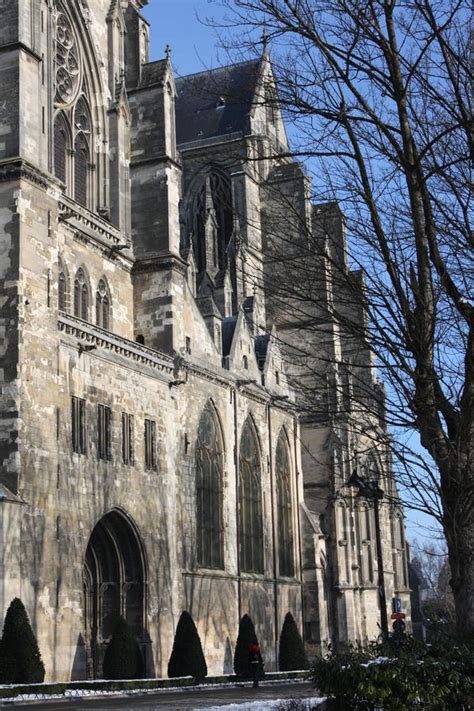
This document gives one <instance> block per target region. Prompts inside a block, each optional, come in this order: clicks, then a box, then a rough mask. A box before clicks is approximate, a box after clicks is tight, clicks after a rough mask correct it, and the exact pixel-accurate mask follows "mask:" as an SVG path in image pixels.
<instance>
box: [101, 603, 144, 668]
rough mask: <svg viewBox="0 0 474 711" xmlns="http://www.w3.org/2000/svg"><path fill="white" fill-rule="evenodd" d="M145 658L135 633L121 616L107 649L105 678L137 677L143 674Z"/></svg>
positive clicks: (104, 666)
mask: <svg viewBox="0 0 474 711" xmlns="http://www.w3.org/2000/svg"><path fill="white" fill-rule="evenodd" d="M142 668H143V660H142V655H141V653H140V648H139V646H138V643H137V640H136V639H135V635H134V634H133V632H132V630H131V629H130V627H129V625H128V624H127V623H126V622H125V620H124V619H123V618H122V617H119V618H118V620H117V622H116V624H115V628H114V631H113V634H112V637H111V639H110V642H109V644H108V645H107V649H106V650H105V655H104V663H103V671H104V678H105V679H136V678H138V677H139V676H142Z"/></svg>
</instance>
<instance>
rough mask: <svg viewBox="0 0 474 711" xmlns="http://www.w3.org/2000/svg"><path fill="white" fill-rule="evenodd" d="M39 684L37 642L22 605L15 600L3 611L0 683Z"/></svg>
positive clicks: (41, 672)
mask: <svg viewBox="0 0 474 711" xmlns="http://www.w3.org/2000/svg"><path fill="white" fill-rule="evenodd" d="M43 680H44V665H43V662H42V660H41V654H40V651H39V648H38V642H37V641H36V637H35V635H34V633H33V630H32V629H31V625H30V621H29V619H28V615H27V614H26V610H25V607H24V605H23V603H22V602H21V600H19V599H18V598H15V599H14V600H13V601H12V603H11V605H10V607H9V608H8V610H7V614H6V616H5V622H4V625H3V636H2V640H1V642H0V683H1V684H40V683H41V682H42V681H43Z"/></svg>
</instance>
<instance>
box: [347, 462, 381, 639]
mask: <svg viewBox="0 0 474 711" xmlns="http://www.w3.org/2000/svg"><path fill="white" fill-rule="evenodd" d="M347 486H351V487H355V488H357V489H358V490H359V492H358V496H363V497H365V498H366V499H372V501H373V502H374V514H375V547H376V554H377V571H378V575H377V585H378V589H379V601H380V626H381V628H382V637H383V638H384V639H388V617H387V598H386V596H385V576H384V569H383V553H382V536H381V533H380V509H379V502H380V501H381V500H382V499H383V496H384V492H383V489H381V488H380V487H379V485H378V483H377V482H376V481H365V479H362V478H361V477H360V476H359V475H358V474H357V469H354V471H353V472H352V474H351V476H350V478H349V481H348V482H347Z"/></svg>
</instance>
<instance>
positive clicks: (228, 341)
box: [222, 316, 237, 357]
mask: <svg viewBox="0 0 474 711" xmlns="http://www.w3.org/2000/svg"><path fill="white" fill-rule="evenodd" d="M236 325H237V316H228V317H227V318H225V319H223V320H222V355H223V356H224V357H225V356H228V355H229V353H230V349H231V347H232V341H233V340H234V332H235V327H236Z"/></svg>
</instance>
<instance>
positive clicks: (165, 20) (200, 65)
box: [143, 0, 226, 75]
mask: <svg viewBox="0 0 474 711" xmlns="http://www.w3.org/2000/svg"><path fill="white" fill-rule="evenodd" d="M143 14H144V16H145V17H146V18H147V20H148V21H149V22H150V24H151V59H152V60H155V59H160V58H161V57H163V56H164V54H165V47H166V45H167V44H169V45H170V47H171V49H172V61H173V66H174V69H175V71H176V73H177V74H178V75H183V74H192V73H193V72H199V71H202V70H204V69H206V68H208V67H210V66H217V65H219V64H221V63H223V64H224V63H226V61H225V58H224V56H223V55H222V53H221V57H220V59H222V60H223V61H222V62H221V61H219V56H218V52H217V49H216V42H217V39H216V34H215V32H214V30H213V29H211V28H209V27H206V26H205V25H204V24H203V22H202V21H204V19H205V18H206V17H210V18H214V19H216V20H218V19H219V18H222V16H223V14H224V13H223V10H222V8H221V7H219V5H218V4H217V3H216V2H214V0H211V1H209V0H150V4H149V5H148V7H146V8H145V10H144V13H143ZM198 18H200V19H201V20H202V21H201V22H200V21H199V19H198Z"/></svg>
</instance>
